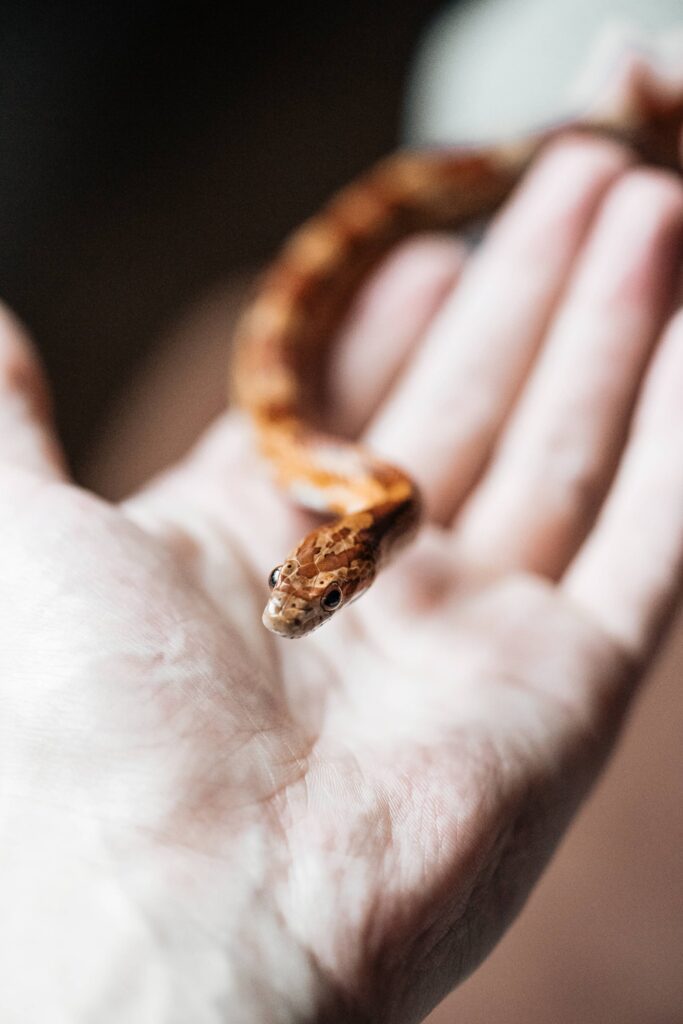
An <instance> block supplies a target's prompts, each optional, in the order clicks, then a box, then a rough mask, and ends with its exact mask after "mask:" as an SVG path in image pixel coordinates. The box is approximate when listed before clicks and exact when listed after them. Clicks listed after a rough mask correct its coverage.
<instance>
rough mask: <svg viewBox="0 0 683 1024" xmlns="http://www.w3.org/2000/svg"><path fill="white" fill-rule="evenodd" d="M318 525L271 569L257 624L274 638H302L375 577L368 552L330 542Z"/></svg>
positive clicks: (326, 531)
mask: <svg viewBox="0 0 683 1024" xmlns="http://www.w3.org/2000/svg"><path fill="white" fill-rule="evenodd" d="M333 536H334V534H333V533H330V532H329V528H325V527H323V528H322V529H321V530H317V531H314V532H313V533H312V534H310V535H309V537H306V538H305V539H304V540H303V541H302V543H301V544H300V545H299V547H298V548H297V549H296V551H295V552H293V554H291V555H290V556H289V558H288V559H287V560H286V561H285V562H284V563H283V564H282V565H278V566H276V567H275V569H273V571H272V572H271V574H270V576H269V578H268V585H269V587H270V590H271V593H270V598H269V600H268V604H267V605H266V608H265V611H264V613H263V624H264V626H266V627H267V628H268V629H269V630H271V632H273V633H277V634H278V635H279V636H283V637H288V638H289V639H295V638H297V637H302V636H306V634H307V633H310V632H312V631H313V630H314V629H317V628H318V626H321V625H322V624H323V622H327V620H328V619H329V618H331V616H332V615H334V613H335V612H337V611H339V609H340V608H343V607H344V606H345V605H347V604H350V602H351V601H353V600H355V599H356V598H357V597H360V595H361V594H362V593H364V591H365V590H367V588H368V587H369V586H370V584H371V583H372V580H373V579H374V575H375V563H374V559H373V558H372V553H371V551H369V550H366V549H365V548H364V547H363V546H360V547H359V546H358V545H357V544H356V545H352V544H348V545H346V546H345V547H344V548H343V549H342V548H340V546H339V543H338V542H337V543H336V544H331V543H330V542H331V541H332V538H333Z"/></svg>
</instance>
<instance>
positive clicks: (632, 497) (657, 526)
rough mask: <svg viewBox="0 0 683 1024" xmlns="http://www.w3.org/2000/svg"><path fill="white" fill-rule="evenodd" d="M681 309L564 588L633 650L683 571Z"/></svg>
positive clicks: (666, 606)
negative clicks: (611, 482)
mask: <svg viewBox="0 0 683 1024" xmlns="http://www.w3.org/2000/svg"><path fill="white" fill-rule="evenodd" d="M682 394H683V312H679V313H678V314H677V315H676V317H675V318H674V319H673V320H672V322H671V323H670V325H669V327H668V329H667V331H666V334H665V337H664V339H663V341H662V343H661V346H660V348H659V350H658V352H657V355H656V356H655V359H654V361H653V365H652V367H651V369H650V371H649V373H648V377H647V380H646V383H645V387H644V389H643V394H642V397H641V399H640V402H639V405H638V408H637V410H636V416H635V418H634V425H633V429H632V436H631V439H630V441H629V444H628V446H627V448H626V452H625V454H624V457H623V460H622V462H621V465H620V467H619V471H618V474H617V477H616V480H615V483H614V485H613V487H612V490H611V492H610V494H609V496H608V499H607V501H606V503H605V506H604V508H603V510H602V513H601V515H600V518H599V519H598V521H597V523H596V525H595V527H594V529H593V530H592V532H591V534H590V535H589V537H588V539H587V541H586V543H585V544H584V545H583V547H582V548H581V550H580V551H579V553H578V555H577V556H576V558H575V560H574V561H573V562H572V564H571V566H570V567H569V570H568V572H567V573H566V575H565V577H564V579H563V582H562V586H563V588H564V590H565V591H566V593H567V594H568V595H569V596H570V597H571V598H572V599H573V601H574V602H575V603H576V604H578V605H580V606H581V607H582V608H583V609H585V611H586V612H588V614H589V615H591V616H592V617H593V619H594V620H595V621H596V622H597V623H598V624H599V625H600V626H601V627H602V628H603V629H604V630H605V631H606V632H608V633H609V634H611V635H612V636H613V637H614V638H616V639H617V640H618V641H619V642H620V643H621V644H622V645H623V646H624V647H625V648H626V649H627V650H628V651H629V652H630V653H631V654H632V655H634V656H635V657H637V658H640V657H644V656H645V655H646V654H647V652H648V650H649V649H650V647H651V645H652V644H653V643H654V642H655V641H656V639H657V637H658V635H659V632H660V630H661V628H662V626H663V625H664V624H665V622H666V620H667V617H668V615H669V613H670V612H671V611H672V608H673V604H674V602H675V599H676V596H677V593H678V591H679V588H680V581H681V572H682V571H683V457H682V456H683V402H682V401H681V395H682Z"/></svg>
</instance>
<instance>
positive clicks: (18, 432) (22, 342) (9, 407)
mask: <svg viewBox="0 0 683 1024" xmlns="http://www.w3.org/2000/svg"><path fill="white" fill-rule="evenodd" d="M2 465H13V466H20V467H21V468H23V469H28V470H31V471H33V472H36V473H40V474H41V475H44V476H52V477H59V478H63V477H64V476H65V474H66V469H65V464H64V456H63V454H62V451H61V448H60V446H59V444H58V442H57V439H56V437H55V433H54V426H53V422H52V413H51V403H50V396H49V392H48V388H47V384H46V382H45V378H44V375H43V371H42V368H41V366H40V364H39V361H38V357H37V356H36V353H35V351H34V349H33V347H32V345H31V343H30V341H29V339H28V337H27V335H26V333H25V331H24V330H23V328H22V327H21V325H20V324H19V321H18V320H17V319H16V317H15V316H14V315H13V314H12V313H10V311H9V310H8V309H7V308H6V307H5V306H2V305H0V466H2Z"/></svg>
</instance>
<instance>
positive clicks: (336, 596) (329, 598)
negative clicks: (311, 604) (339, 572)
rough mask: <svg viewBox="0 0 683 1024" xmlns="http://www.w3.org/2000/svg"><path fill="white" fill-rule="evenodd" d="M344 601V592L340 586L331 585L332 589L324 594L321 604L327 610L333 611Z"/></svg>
mask: <svg viewBox="0 0 683 1024" xmlns="http://www.w3.org/2000/svg"><path fill="white" fill-rule="evenodd" d="M341 602H342V592H341V590H340V589H339V587H330V589H329V590H328V591H327V592H326V593H325V594H323V596H322V599H321V601H320V603H321V605H322V606H323V608H324V609H325V611H326V612H333V611H334V610H335V608H338V607H339V605H340V604H341Z"/></svg>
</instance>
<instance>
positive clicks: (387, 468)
mask: <svg viewBox="0 0 683 1024" xmlns="http://www.w3.org/2000/svg"><path fill="white" fill-rule="evenodd" d="M636 107H637V109H634V108H633V105H632V107H631V109H630V110H628V111H625V112H622V114H621V115H620V116H619V117H617V118H612V119H610V120H605V121H602V122H597V121H596V122H590V121H583V122H577V123H573V124H571V125H563V126H561V127H559V128H558V127H555V128H552V129H549V130H547V131H544V132H540V133H537V134H535V135H533V136H531V137H528V138H526V139H524V140H522V141H519V142H516V143H512V144H505V145H500V146H490V147H486V148H479V149H473V148H445V149H430V150H424V151H418V150H413V151H411V150H408V151H404V152H400V151H399V152H398V153H396V154H394V155H392V156H389V157H387V158H385V159H384V160H382V161H381V162H380V163H378V164H377V165H375V166H374V167H373V168H371V169H370V170H369V171H368V172H366V173H365V174H364V175H363V176H362V177H360V178H358V179H357V180H356V181H354V182H353V183H352V184H351V185H349V186H347V187H346V188H344V189H343V190H342V191H341V192H339V193H338V194H337V195H336V196H335V197H334V198H333V199H332V200H331V202H330V203H329V204H328V205H327V206H326V207H325V208H324V209H323V210H322V211H321V212H320V213H318V214H317V215H315V216H313V217H312V218H311V219H310V220H308V221H307V222H306V223H305V224H304V225H303V226H302V227H300V228H299V229H298V230H297V231H296V232H295V233H294V234H293V235H292V236H291V238H290V239H289V240H288V241H287V242H286V244H285V245H284V247H283V249H282V250H281V252H280V254H279V256H278V257H277V258H276V259H275V261H274V262H273V263H272V265H271V266H270V267H269V269H268V270H267V271H266V272H265V274H264V275H263V278H262V280H261V282H260V286H259V287H258V289H257V292H256V294H255V296H254V298H253V301H252V302H251V304H250V306H249V307H248V308H247V309H246V311H245V312H244V314H243V315H242V318H241V320H240V322H239V324H238V327H237V335H236V339H235V343H236V348H235V358H234V364H233V386H234V391H235V395H236V398H237V401H238V403H239V404H240V405H241V406H242V408H243V409H244V410H245V411H246V412H247V414H248V415H249V417H250V418H251V420H252V422H253V425H254V427H255V430H256V434H257V438H258V442H259V446H260V449H261V451H262V453H263V455H264V456H265V458H266V459H267V460H268V461H269V463H270V464H271V466H272V468H273V469H274V471H275V477H276V480H277V482H278V484H280V485H281V486H282V487H284V488H285V489H286V490H287V491H288V492H289V494H290V495H291V497H292V498H293V499H294V500H295V501H296V502H297V503H299V504H301V505H303V506H305V507H307V508H311V509H314V510H316V511H321V512H329V513H332V514H334V515H335V516H336V517H337V518H336V519H335V520H334V521H333V522H331V523H326V524H323V525H322V526H320V527H318V528H317V529H315V530H313V531H312V532H311V533H309V534H308V535H307V536H306V537H304V539H303V540H302V541H301V543H300V544H298V545H297V547H296V548H295V549H294V550H293V551H292V552H291V553H290V554H289V555H288V556H287V558H286V559H285V561H284V562H283V564H282V565H280V566H277V568H276V569H274V570H273V572H272V573H271V575H270V579H269V584H270V587H271V593H270V598H269V600H268V603H267V606H266V609H265V611H264V614H263V621H264V624H265V625H266V626H267V627H268V628H269V629H271V630H272V631H273V632H275V633H278V634H280V635H281V636H284V637H288V638H296V637H301V636H304V635H305V634H307V633H309V632H310V631H311V630H313V629H315V628H316V627H317V626H319V625H321V624H322V623H323V622H325V621H326V620H327V619H329V618H330V617H331V616H332V615H333V614H334V613H335V612H336V611H337V610H338V609H339V608H341V607H343V606H346V605H347V604H349V603H350V602H351V601H353V600H355V599H356V598H357V597H359V596H360V595H361V594H363V593H364V592H365V591H366V590H367V589H368V587H369V586H370V585H371V583H372V582H373V580H374V579H375V578H376V576H377V573H378V571H379V570H380V569H381V568H382V567H383V566H384V565H385V564H386V563H387V562H388V561H389V559H390V558H392V557H393V556H394V554H395V553H396V552H397V551H398V550H399V549H400V548H401V547H402V546H403V545H404V544H406V543H407V542H408V541H409V540H410V539H411V537H412V536H413V535H414V533H415V531H416V529H417V527H418V524H419V520H420V496H419V492H418V489H417V487H416V485H415V484H414V482H413V481H412V480H411V479H410V477H409V476H408V475H407V474H406V473H404V472H403V471H402V470H401V469H399V468H397V467H395V466H392V465H388V464H387V463H385V462H383V461H381V460H379V459H377V458H376V457H374V456H373V455H372V454H371V453H370V452H368V451H366V450H365V449H364V448H363V447H361V446H360V445H358V444H354V443H351V442H349V441H346V440H343V439H341V438H339V437H335V436H331V435H328V434H325V433H323V432H322V431H321V430H319V429H318V428H317V427H316V425H315V424H314V422H313V420H312V418H311V413H310V409H311V408H312V407H313V405H314V401H313V400H314V399H315V397H316V390H318V388H317V382H319V381H320V379H321V363H320V358H321V355H322V354H324V351H325V347H326V343H327V342H328V341H329V339H331V338H333V336H334V332H335V329H336V328H337V326H338V325H339V322H340V320H341V319H342V317H343V315H344V313H345V311H346V309H347V307H348V304H349V301H350V299H351V297H352V296H353V294H354V293H355V291H356V290H357V288H358V287H359V285H360V284H361V282H362V281H363V280H364V279H365V278H366V277H367V275H368V274H369V273H370V272H371V270H372V269H373V267H375V266H376V264H377V263H378V262H379V261H380V260H381V258H382V257H383V256H384V255H385V254H386V253H387V251H388V250H389V249H390V248H391V247H392V246H394V245H395V244H396V243H397V242H399V241H400V240H402V239H403V238H405V237H406V236H407V235H409V234H411V233H413V232H416V231H424V230H430V229H444V228H451V229H452V228H455V227H458V226H460V225H462V224H463V223H464V222H466V221H468V220H470V219H473V218H480V217H483V216H486V215H488V214H490V213H491V212H492V211H493V210H494V209H495V208H496V206H498V205H499V204H500V203H501V202H502V201H503V199H505V197H506V196H507V195H508V194H509V192H510V191H511V189H512V188H513V186H514V185H515V183H516V182H517V181H518V180H519V178H520V176H521V175H522V174H523V172H524V170H525V169H526V167H527V166H528V165H529V163H530V162H531V161H532V160H533V159H534V157H535V155H536V154H537V152H538V151H539V149H540V148H541V147H542V146H544V145H545V144H546V143H547V142H548V141H549V139H550V138H552V137H554V136H556V135H557V134H559V133H560V132H562V131H566V130H567V129H568V128H571V129H572V130H573V131H588V132H591V133H600V134H603V135H608V136H610V137H613V138H614V137H616V138H618V139H620V140H623V141H625V142H627V143H628V144H629V145H631V146H632V147H633V148H634V149H636V151H637V152H638V153H639V154H640V156H641V157H642V158H643V159H644V160H647V161H649V162H652V163H656V164H660V165H664V166H670V167H673V166H676V164H677V160H678V145H679V134H678V133H679V127H680V124H681V106H680V103H673V102H669V103H667V102H664V101H658V102H657V103H655V102H653V101H649V102H646V98H643V100H642V102H641V103H640V104H638V105H636Z"/></svg>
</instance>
